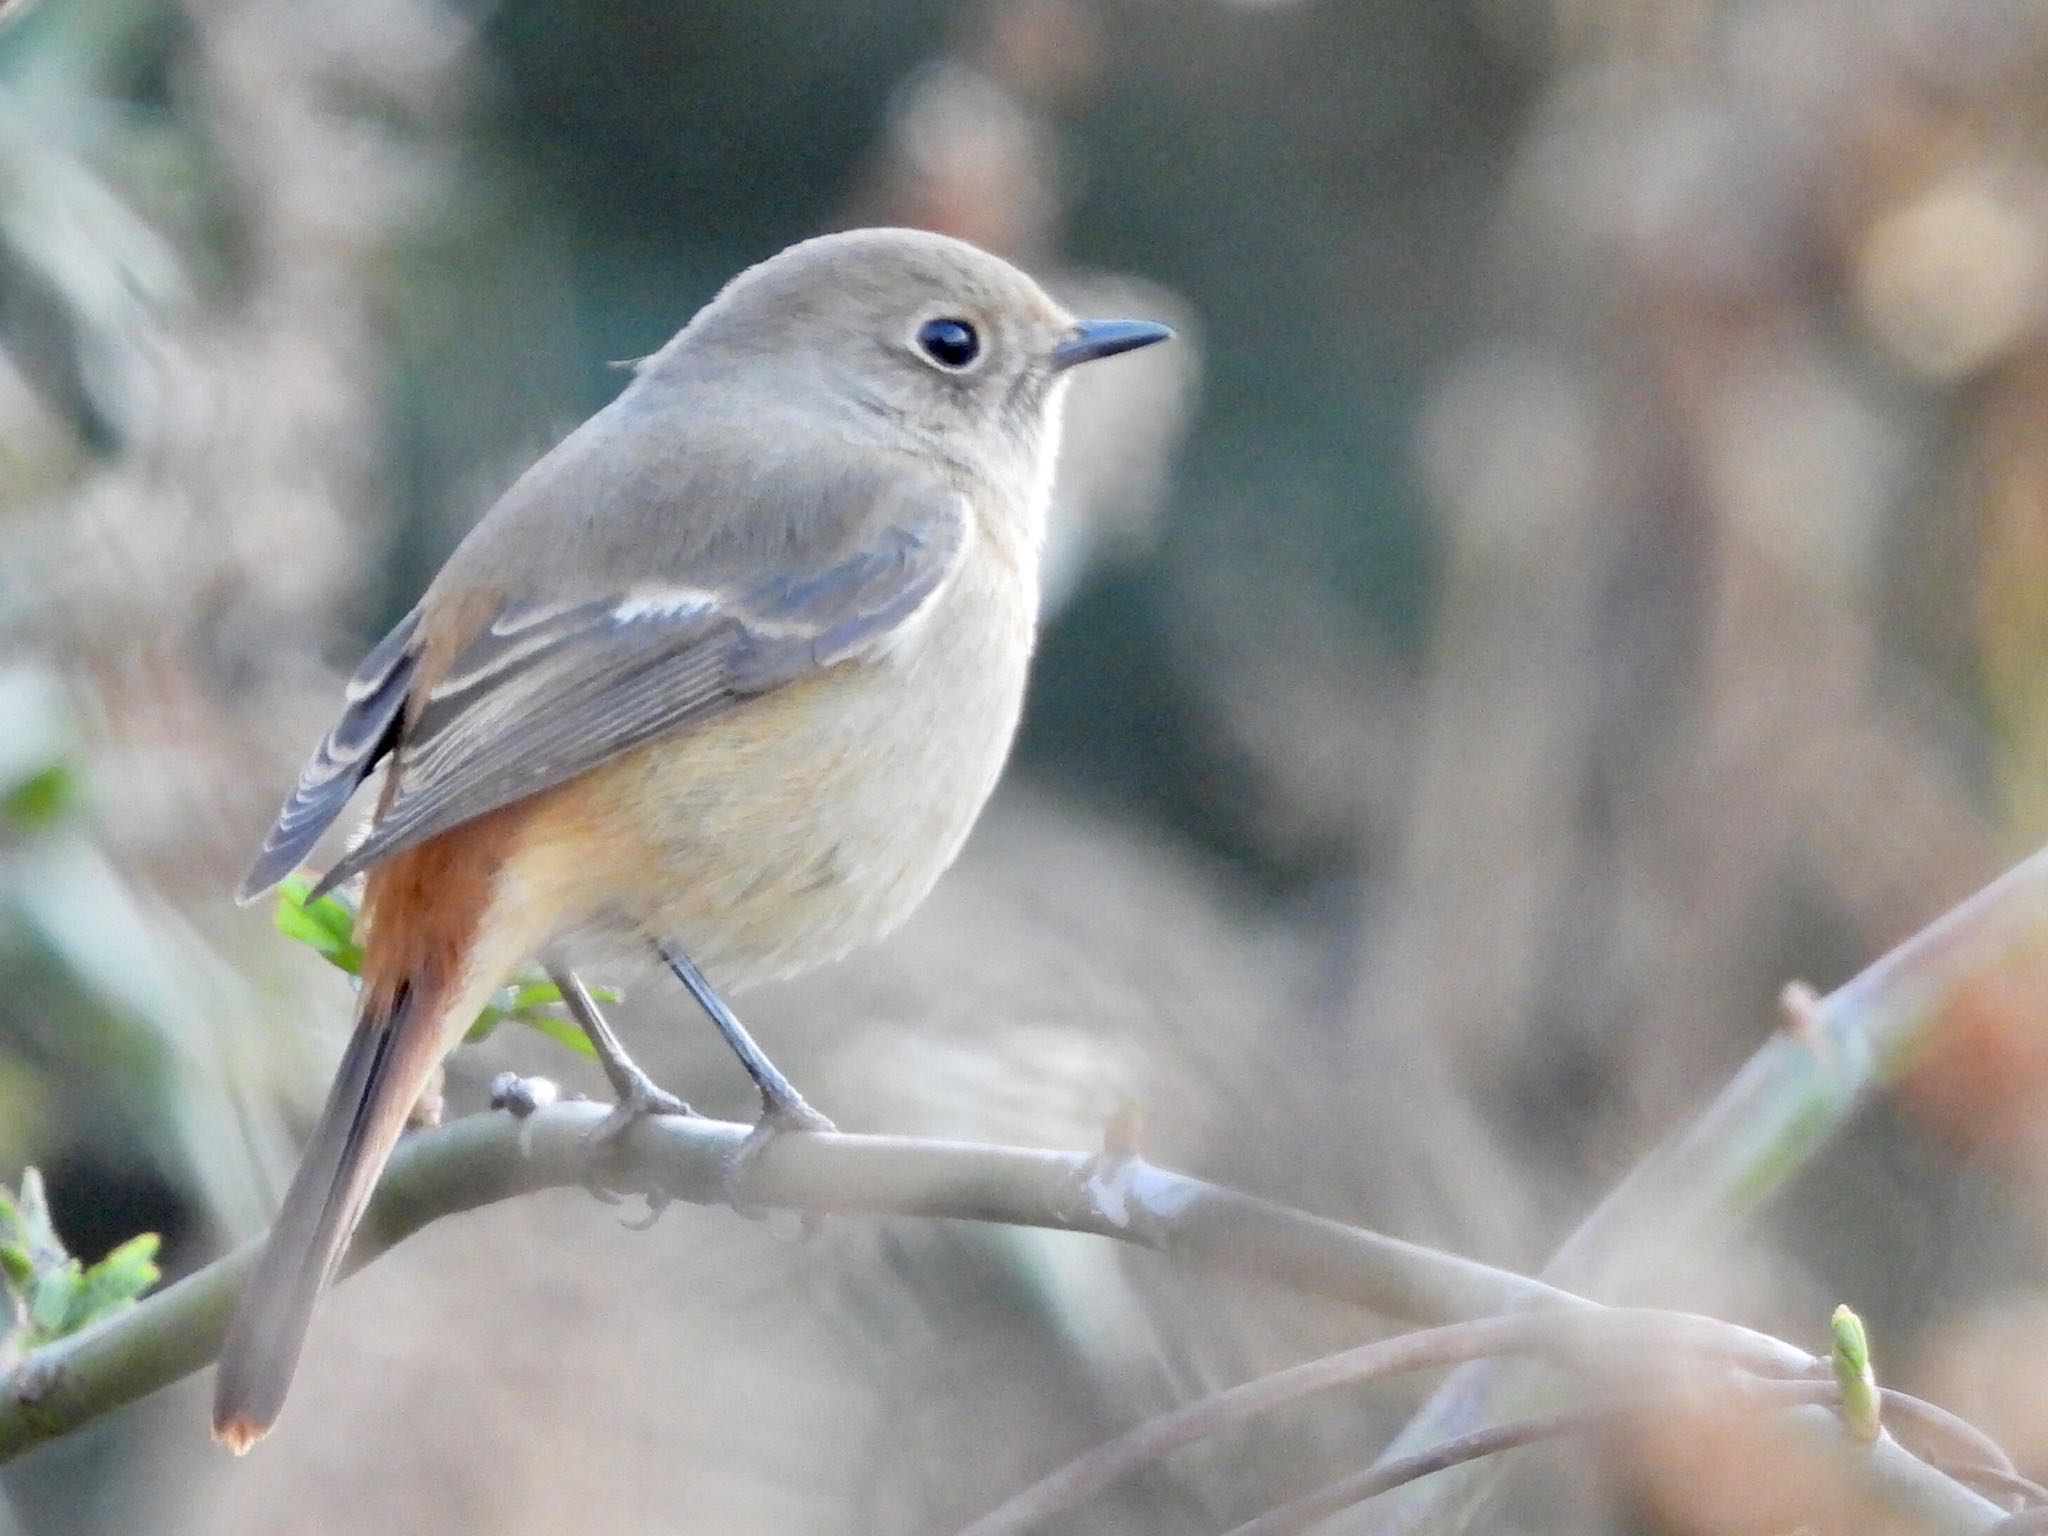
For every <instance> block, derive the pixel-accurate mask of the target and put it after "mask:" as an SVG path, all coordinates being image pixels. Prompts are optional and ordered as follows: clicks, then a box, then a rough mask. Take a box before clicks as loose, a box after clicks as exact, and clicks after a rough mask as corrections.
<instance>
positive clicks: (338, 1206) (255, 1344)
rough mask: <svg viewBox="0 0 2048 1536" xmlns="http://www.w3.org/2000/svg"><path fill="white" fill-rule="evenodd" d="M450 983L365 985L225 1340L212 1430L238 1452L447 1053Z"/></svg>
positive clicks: (285, 1375)
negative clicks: (446, 989) (330, 1083)
mask: <svg viewBox="0 0 2048 1536" xmlns="http://www.w3.org/2000/svg"><path fill="white" fill-rule="evenodd" d="M442 990H443V989H442V988H439V987H427V986H422V985H418V984H416V982H415V981H414V980H407V981H401V982H400V983H399V984H398V985H397V986H395V987H393V988H390V989H388V990H386V989H382V988H376V987H369V988H366V989H365V991H364V994H363V1002H362V1007H361V1010H360V1012H359V1013H358V1015H357V1018H356V1029H355V1035H354V1037H353V1038H352V1039H351V1040H350V1041H349V1044H348V1050H347V1051H346V1053H344V1055H343V1056H342V1059H341V1069H340V1071H339V1073H338V1074H337V1075H336V1077H335V1081H334V1088H333V1091H332V1092H331V1093H329V1095H328V1098H327V1107H326V1108H325V1109H323V1110H322V1111H321V1112H320V1123H319V1125H318V1126H317V1127H316V1128H315V1130H314V1132H313V1139H312V1141H311V1142H310V1143H309V1144H308V1146H307V1148H306V1154H305V1157H304V1159H303V1161H301V1162H300V1164H299V1171H298V1173H297V1174H296V1175H294V1177H293V1179H292V1185H291V1189H290V1190H289V1191H288V1192H287V1193H286V1195H285V1197H284V1205H283V1207H282V1208H281V1209H280V1210H279V1212H278V1216H277V1222H276V1225H274V1226H273V1227H272V1228H271V1229H270V1237H269V1240H268V1241H266V1242H265V1243H264V1245H263V1252H262V1254H261V1256H260V1257H258V1259H257V1261H256V1268H255V1271H254V1273H252V1274H251V1275H250V1277H249V1283H248V1285H247V1287H246V1288H245V1289H244V1290H243V1292H242V1299H241V1302H240V1304H239V1306H238V1307H237V1308H236V1310H235V1319H234V1322H233V1324H232V1325H230V1327H229V1329H228V1336H227V1342H226V1344H225V1345H224V1346H223V1348H222V1350H221V1357H220V1374H219V1377H218V1378H217V1380H216V1382H215V1385H214V1394H213V1435H214V1438H215V1439H216V1440H219V1441H220V1442H221V1443H222V1444H224V1445H226V1446H227V1447H228V1448H229V1449H231V1450H233V1451H234V1452H235V1453H236V1454H237V1455H240V1454H241V1453H242V1452H244V1451H246V1450H248V1449H249V1447H250V1446H252V1445H254V1444H255V1443H256V1442H257V1441H258V1440H260V1439H262V1438H263V1436H264V1435H266V1434H268V1433H269V1432H270V1427H271V1425H272V1424H274V1423H276V1422H277V1415H278V1412H279V1410H280V1409H282V1408H283V1406H284V1399H285V1393H286V1392H287V1391H288V1390H289V1389H290V1387H291V1383H292V1373H293V1371H294V1370H295V1369H296V1368H297V1366H298V1363H299V1350H300V1347H301V1346H302V1345H303V1344H304V1343H305V1339H306V1328H307V1325H308V1324H309V1323H310V1322H311V1321H312V1317H313V1304H314V1303H315V1302H316V1301H318V1300H319V1299H320V1293H321V1292H322V1291H323V1290H325V1289H326V1287H327V1282H328V1281H329V1280H330V1279H332V1278H333V1276H334V1271H335V1269H336V1267H337V1266H338V1265H339V1264H340V1263H341V1258H342V1255H343V1254H344V1253H345V1252H347V1250H348V1240H349V1237H350V1235H351V1234H352V1233H353V1232H354V1231H355V1228H356V1223H357V1222H358V1221H360V1220H361V1219H362V1215H363V1207H364V1206H365V1205H366V1204H368V1202H369V1198H370V1191H371V1190H372V1189H374V1188H375V1187H376V1183H377V1176H378V1175H379V1174H380V1173H382V1172H383V1171H384V1164H385V1163H386V1162H387V1161H388V1160H389V1159H390V1157H391V1149H392V1148H393V1147H394V1146H395V1145H396V1144H397V1142H398V1137H399V1133H400V1132H402V1131H403V1130H404V1129H405V1124H406V1120H407V1117H408V1116H409V1115H410V1114H411V1112H412V1107H413V1105H414V1104H415V1103H416V1102H417V1101H418V1099H419V1096H420V1094H421V1093H422V1092H423V1091H424V1090H425V1088H426V1086H427V1084H428V1083H429V1082H430V1081H431V1079H432V1077H433V1073H434V1068H435V1067H436V1066H437V1065H439V1063H440V1060H441V1055H442V1051H441V1045H442V1031H441V1021H442V1018H443V1017H444V1016H445V1014H446V1012H447V1009H446V1008H445V1007H443V1006H439V1003H440V1002H441V999H439V998H438V997H437V996H436V994H437V993H439V992H441V991H442Z"/></svg>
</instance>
